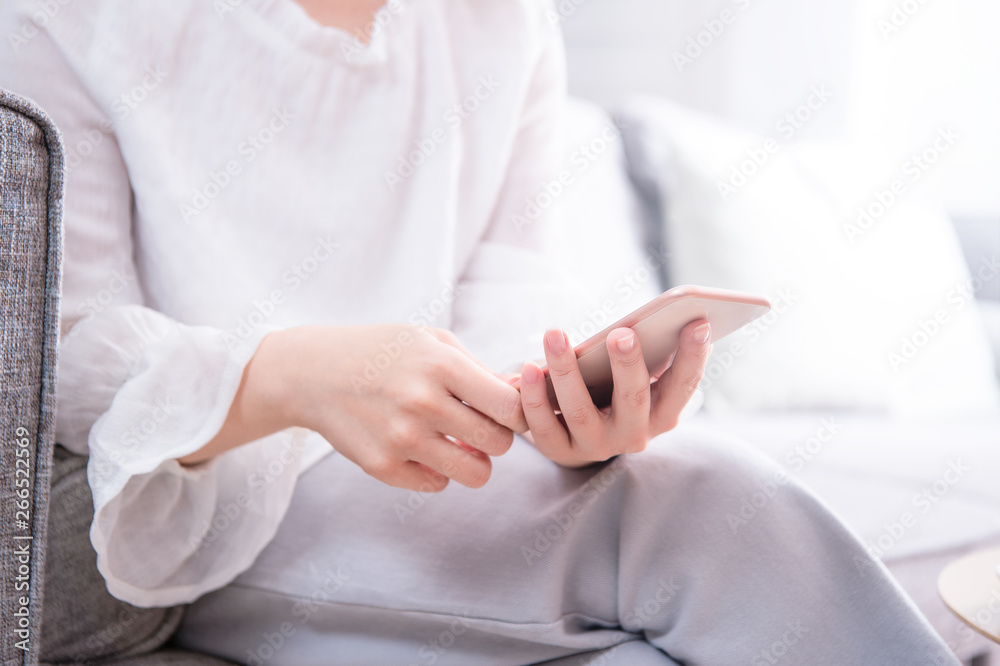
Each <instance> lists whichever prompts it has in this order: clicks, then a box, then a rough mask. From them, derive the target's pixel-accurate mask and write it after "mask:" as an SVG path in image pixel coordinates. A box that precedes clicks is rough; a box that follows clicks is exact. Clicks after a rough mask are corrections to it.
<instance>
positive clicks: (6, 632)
mask: <svg viewBox="0 0 1000 666" xmlns="http://www.w3.org/2000/svg"><path fill="white" fill-rule="evenodd" d="M62 174H63V151H62V144H61V140H60V136H59V132H58V130H56V128H55V126H54V125H53V124H52V123H51V122H50V121H49V119H48V118H47V117H46V115H45V114H44V112H42V110H41V109H39V108H38V107H37V106H35V105H34V104H33V103H31V102H29V101H27V100H24V99H21V98H19V97H16V96H14V95H11V94H9V93H7V92H5V91H2V90H0V229H2V232H3V242H2V245H0V308H2V313H3V314H2V317H0V359H2V370H0V373H2V376H0V421H2V427H0V433H2V437H3V440H2V441H3V448H2V452H0V455H2V462H0V561H2V564H0V567H2V569H3V579H2V582H0V586H2V588H0V589H2V594H0V605H2V610H3V612H2V615H0V617H2V618H3V619H2V621H0V622H2V627H0V631H2V634H0V653H2V655H0V658H2V661H3V663H4V664H34V663H37V660H38V649H39V640H38V637H39V627H38V625H37V621H38V618H39V617H40V616H41V613H40V612H39V610H40V608H41V604H42V594H43V590H42V581H43V571H44V565H45V542H46V524H47V518H48V511H49V476H50V469H51V463H52V446H53V439H54V437H55V373H56V353H57V346H58V342H59V291H60V278H61V273H60V265H61V264H60V259H61V255H60V252H61V248H62V228H61V214H62V195H63V182H62Z"/></svg>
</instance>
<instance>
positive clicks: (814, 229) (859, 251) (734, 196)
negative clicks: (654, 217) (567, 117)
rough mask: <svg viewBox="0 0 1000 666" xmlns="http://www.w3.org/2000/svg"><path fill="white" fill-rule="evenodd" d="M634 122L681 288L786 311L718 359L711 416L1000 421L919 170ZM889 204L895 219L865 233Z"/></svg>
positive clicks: (985, 349) (850, 153) (943, 223)
mask: <svg viewBox="0 0 1000 666" xmlns="http://www.w3.org/2000/svg"><path fill="white" fill-rule="evenodd" d="M621 116H622V117H623V119H624V120H625V127H626V133H627V136H626V141H627V143H628V145H629V146H630V160H631V166H632V168H633V169H638V170H640V171H641V173H638V174H636V175H637V178H638V179H639V180H640V181H641V182H653V183H656V184H657V186H658V187H659V188H660V190H661V192H662V196H663V198H664V199H665V200H666V202H667V204H666V208H667V215H666V218H667V219H666V220H664V221H663V222H664V224H665V233H666V237H667V243H668V247H669V249H670V252H671V262H670V266H669V275H670V277H671V281H672V283H674V284H684V283H688V284H701V285H708V286H716V287H724V288H731V289H741V290H747V291H753V292H758V293H762V294H765V295H767V296H769V297H770V298H771V299H772V300H773V301H774V303H775V305H776V308H775V310H774V311H773V312H772V313H771V314H769V315H768V316H767V317H766V318H765V319H764V320H761V321H759V322H757V323H756V324H751V325H750V326H749V327H747V328H746V329H744V330H743V331H741V332H738V333H737V334H734V335H733V336H732V337H731V338H727V339H726V340H723V341H720V342H719V343H718V344H716V345H715V350H714V354H713V359H712V360H711V361H710V363H709V368H708V374H707V376H706V379H705V381H704V382H703V384H702V387H703V388H704V389H706V409H708V410H709V411H712V410H714V411H716V412H718V411H725V410H762V409H763V410H777V409H789V408H792V409H809V408H838V409H842V408H860V409H866V410H873V411H883V412H891V413H895V414H902V415H920V416H944V415H954V414H996V413H1000V389H998V384H997V378H996V376H995V374H994V373H993V372H992V369H993V358H992V353H991V350H990V346H989V343H988V342H987V340H986V336H985V332H984V327H983V325H982V320H981V317H980V313H979V310H978V307H977V305H976V303H975V301H974V299H971V298H968V297H967V296H968V295H969V294H968V293H967V292H966V288H967V285H968V284H969V271H968V269H967V267H966V265H965V262H964V260H963V257H962V254H961V251H960V248H959V246H958V243H957V240H956V238H955V234H954V230H953V229H952V226H951V224H950V221H949V220H948V219H947V217H945V216H944V215H943V214H942V213H941V212H940V211H939V210H938V209H936V208H935V207H933V206H932V205H930V204H929V203H927V202H926V201H925V200H923V199H922V197H921V196H920V195H919V182H912V181H911V179H910V178H911V177H910V175H909V172H907V171H905V170H904V168H903V166H901V165H900V164H898V163H897V164H892V163H886V162H885V161H884V160H880V159H878V156H877V155H873V154H870V152H869V151H867V150H866V149H865V148H863V147H857V146H848V145H834V144H826V145H824V144H813V145H810V146H797V147H789V146H785V145H783V144H782V143H781V141H780V137H778V136H775V137H762V136H758V135H755V134H752V133H748V132H743V131H740V130H738V129H735V128H733V127H730V126H727V125H725V124H723V123H720V122H718V121H716V120H714V119H712V118H709V117H707V116H704V115H701V114H698V113H695V112H692V111H689V110H686V109H683V108H681V107H679V106H677V105H675V104H673V103H670V102H668V101H667V100H664V99H659V98H637V99H635V100H633V101H632V102H630V103H629V104H627V105H626V106H625V108H624V110H623V112H622V113H621ZM741 171H742V173H741ZM745 174H749V175H745ZM894 180H899V181H900V182H899V183H898V184H897V185H898V187H897V191H898V192H901V193H898V194H892V192H891V188H890V186H891V185H892V183H893V181H894ZM886 190H888V194H886ZM879 197H881V198H882V199H883V201H884V202H885V203H887V204H888V206H887V209H888V210H887V212H884V213H882V214H881V216H880V217H878V219H874V218H873V219H872V221H871V222H870V223H869V222H868V221H867V219H866V218H865V219H862V220H861V223H859V212H858V209H859V207H860V206H864V207H865V208H870V209H871V210H872V211H873V212H874V213H876V214H878V213H879V206H882V204H881V203H880V202H879V201H878V198H879ZM890 197H891V198H893V199H894V201H892V202H891V203H889V198H890ZM883 208H885V206H883ZM876 216H877V215H876ZM935 316H937V318H938V320H939V321H937V322H935V321H934V319H935ZM942 322H943V323H942Z"/></svg>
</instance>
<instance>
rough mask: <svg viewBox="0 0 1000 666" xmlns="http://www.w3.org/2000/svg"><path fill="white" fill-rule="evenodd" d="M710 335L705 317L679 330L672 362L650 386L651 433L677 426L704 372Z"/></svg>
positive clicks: (710, 331) (656, 433)
mask: <svg viewBox="0 0 1000 666" xmlns="http://www.w3.org/2000/svg"><path fill="white" fill-rule="evenodd" d="M711 336H712V327H711V326H710V325H709V323H708V322H707V321H705V320H704V319H699V320H697V321H693V322H691V323H690V324H688V325H687V326H685V327H684V330H682V331H681V339H680V346H679V347H678V349H677V355H676V356H675V357H674V362H673V365H671V366H670V368H668V369H667V371H666V372H664V373H663V375H662V376H661V377H660V379H659V380H658V381H657V382H656V384H654V386H653V403H652V405H653V406H652V412H651V415H650V427H651V432H650V436H653V435H658V434H660V433H661V432H666V431H668V430H673V429H674V428H675V427H676V426H677V421H678V419H679V418H680V413H681V410H682V409H684V405H686V404H687V403H688V401H689V400H690V399H691V396H692V395H694V392H695V391H696V390H697V389H698V384H699V383H700V382H701V377H702V374H703V373H704V372H705V363H706V362H707V361H708V353H709V349H710V347H711V345H710V342H709V341H710V340H711Z"/></svg>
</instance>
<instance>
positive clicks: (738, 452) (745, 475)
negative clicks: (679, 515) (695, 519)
mask: <svg viewBox="0 0 1000 666" xmlns="http://www.w3.org/2000/svg"><path fill="white" fill-rule="evenodd" d="M620 465H621V467H620V469H621V475H622V477H623V480H624V483H625V484H627V486H628V487H629V488H630V493H631V494H632V495H633V496H634V497H636V498H637V500H638V501H639V502H641V503H642V504H648V503H650V502H654V503H656V504H658V505H661V506H662V505H664V504H667V505H670V506H673V507H683V510H684V511H685V512H687V513H688V514H689V515H692V514H697V515H700V517H701V518H702V520H703V521H711V522H712V523H715V524H718V525H719V526H720V527H723V528H727V529H728V530H733V531H738V530H739V528H740V527H741V526H742V525H743V524H744V523H749V521H750V520H751V519H753V518H754V517H756V516H757V515H758V514H759V513H763V512H767V511H768V507H769V506H775V505H779V504H780V505H784V504H787V503H789V502H791V503H792V504H798V503H799V502H800V501H801V500H802V499H803V498H804V493H803V491H802V489H801V487H800V486H799V485H798V484H797V483H795V482H794V481H793V480H792V479H791V478H790V477H789V475H788V473H787V472H786V471H785V470H784V469H783V468H782V467H780V466H779V465H778V464H777V463H775V462H774V461H773V460H771V459H770V458H768V457H767V456H765V455H764V454H762V453H760V452H759V451H757V450H756V449H754V448H752V447H751V446H750V445H748V444H746V443H744V442H742V441H740V440H738V439H734V438H730V437H726V436H721V435H717V434H714V433H708V432H704V431H701V430H695V429H687V428H681V429H678V430H675V431H673V432H671V433H669V434H668V436H663V437H658V438H656V439H654V440H653V441H652V442H650V444H649V447H648V448H647V449H646V451H644V452H642V453H637V454H631V455H627V456H622V458H621V462H620Z"/></svg>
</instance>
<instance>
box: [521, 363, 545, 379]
mask: <svg viewBox="0 0 1000 666" xmlns="http://www.w3.org/2000/svg"><path fill="white" fill-rule="evenodd" d="M541 379H542V371H541V370H540V369H539V368H538V366H537V365H535V364H533V363H525V364H524V369H523V370H521V381H523V382H524V383H525V384H537V383H538V382H539V381H541Z"/></svg>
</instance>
